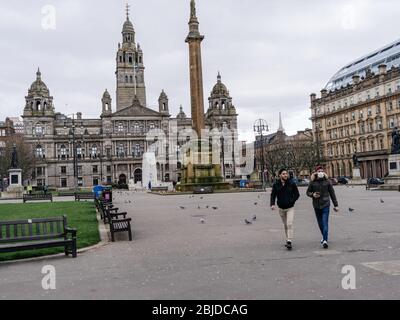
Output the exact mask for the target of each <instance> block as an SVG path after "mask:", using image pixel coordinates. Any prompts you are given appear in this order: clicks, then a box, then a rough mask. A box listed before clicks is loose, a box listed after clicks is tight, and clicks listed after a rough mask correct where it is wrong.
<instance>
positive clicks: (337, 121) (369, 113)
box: [327, 100, 400, 127]
mask: <svg viewBox="0 0 400 320" xmlns="http://www.w3.org/2000/svg"><path fill="white" fill-rule="evenodd" d="M386 108H387V111H388V112H391V111H393V110H395V106H394V102H393V101H389V102H388V103H387V104H386ZM373 109H375V114H381V112H382V110H381V106H376V107H375V108H372V107H369V108H368V109H367V112H366V115H367V116H368V117H370V116H373V114H374V110H373ZM396 109H397V110H400V100H398V101H397V104H396ZM364 111H365V110H360V111H359V112H358V119H364ZM349 120H351V121H354V120H356V112H351V113H348V114H346V115H344V117H343V116H338V117H332V118H330V119H328V121H327V126H328V127H329V126H331V125H336V124H341V123H343V121H344V122H348V121H349Z"/></svg>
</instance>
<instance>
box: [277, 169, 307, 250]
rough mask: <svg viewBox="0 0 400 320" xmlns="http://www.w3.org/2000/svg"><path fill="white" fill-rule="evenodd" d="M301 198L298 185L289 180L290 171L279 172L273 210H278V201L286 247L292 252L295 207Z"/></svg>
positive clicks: (282, 170)
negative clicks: (276, 203) (276, 204)
mask: <svg viewBox="0 0 400 320" xmlns="http://www.w3.org/2000/svg"><path fill="white" fill-rule="evenodd" d="M299 198H300V194H299V190H298V189H297V185H296V184H295V183H294V182H293V181H291V180H290V179H289V173H288V171H287V170H286V169H281V170H279V180H278V181H277V182H275V183H274V185H273V186H272V193H271V209H272V210H276V206H275V202H276V199H278V208H279V214H280V216H281V218H282V221H283V225H284V226H285V234H286V245H285V246H286V248H287V249H288V250H292V241H293V221H294V205H295V203H296V201H297V200H298V199H299Z"/></svg>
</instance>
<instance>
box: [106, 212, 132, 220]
mask: <svg viewBox="0 0 400 320" xmlns="http://www.w3.org/2000/svg"><path fill="white" fill-rule="evenodd" d="M127 214H128V213H127V212H118V213H110V216H111V218H114V217H116V218H118V217H119V216H123V217H124V219H125V218H126V215H127Z"/></svg>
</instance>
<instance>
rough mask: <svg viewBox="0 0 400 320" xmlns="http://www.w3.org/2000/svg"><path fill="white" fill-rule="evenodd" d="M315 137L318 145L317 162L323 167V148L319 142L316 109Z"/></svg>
mask: <svg viewBox="0 0 400 320" xmlns="http://www.w3.org/2000/svg"><path fill="white" fill-rule="evenodd" d="M315 135H316V143H317V160H318V165H321V147H320V141H319V123H318V121H317V109H315Z"/></svg>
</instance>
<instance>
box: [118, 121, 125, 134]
mask: <svg viewBox="0 0 400 320" xmlns="http://www.w3.org/2000/svg"><path fill="white" fill-rule="evenodd" d="M123 132H124V124H123V123H122V122H119V123H118V133H123Z"/></svg>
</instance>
